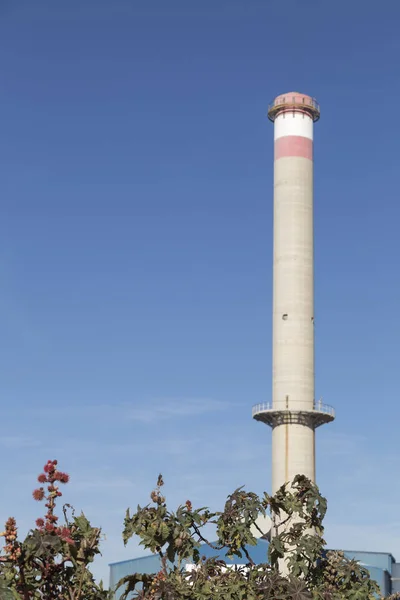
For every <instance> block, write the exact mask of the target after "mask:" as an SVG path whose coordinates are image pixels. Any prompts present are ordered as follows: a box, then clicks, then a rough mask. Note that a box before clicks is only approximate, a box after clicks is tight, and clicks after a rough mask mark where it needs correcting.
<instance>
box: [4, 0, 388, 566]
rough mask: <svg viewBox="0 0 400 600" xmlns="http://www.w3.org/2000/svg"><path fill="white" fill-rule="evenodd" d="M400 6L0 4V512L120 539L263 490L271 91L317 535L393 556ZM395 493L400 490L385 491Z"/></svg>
mask: <svg viewBox="0 0 400 600" xmlns="http://www.w3.org/2000/svg"><path fill="white" fill-rule="evenodd" d="M399 19H400V4H399V2H398V0H386V1H385V2H384V3H380V2H378V1H374V2H371V1H363V2H361V0H357V1H355V0H354V1H353V2H344V1H343V0H339V1H337V2H330V3H328V2H320V1H317V0H315V1H312V0H305V1H303V2H298V1H287V2H270V1H269V0H201V1H197V0H190V1H189V0H169V1H166V0H147V1H146V2H140V1H139V0H69V1H68V2H54V1H50V0H34V1H33V0H0V57H1V58H0V106H1V113H0V114H1V117H0V165H1V176H0V199H1V200H0V202H1V219H0V309H1V312H0V314H1V316H0V339H1V343H0V398H1V413H0V414H1V433H0V449H1V452H2V456H3V457H5V456H6V457H7V460H4V458H3V460H1V464H0V471H1V472H0V476H1V481H2V489H3V492H2V501H1V509H0V517H1V520H3V519H4V518H6V517H7V516H8V515H9V514H14V515H15V516H16V517H17V518H18V520H19V521H20V523H21V529H22V530H24V529H26V528H27V527H28V526H29V525H30V524H31V522H32V519H33V518H34V517H36V516H40V514H41V511H42V507H41V506H40V505H36V504H35V503H34V502H33V500H32V499H31V498H30V493H31V489H33V487H34V478H35V475H36V474H37V473H38V472H39V470H40V468H41V466H42V464H44V462H45V461H46V460H47V459H48V458H55V457H57V458H58V459H59V460H60V461H61V467H62V468H63V469H65V470H67V471H68V472H70V474H71V484H70V486H68V488H66V495H65V500H66V501H71V502H73V503H74V504H75V505H76V507H77V508H83V509H84V510H85V511H86V512H87V513H88V515H89V516H90V517H91V518H92V520H93V522H94V523H97V524H101V525H102V526H103V527H104V530H105V533H106V534H107V540H106V542H105V544H104V557H103V559H102V562H100V563H99V566H98V567H97V570H96V574H98V575H103V576H105V577H107V569H106V564H107V562H109V561H114V560H119V559H122V558H128V557H130V556H132V555H135V554H136V555H137V553H138V550H137V549H136V548H135V546H133V545H131V546H130V547H128V548H127V549H126V550H124V549H123V546H122V541H121V537H120V530H121V528H122V520H123V515H124V510H125V508H126V507H127V506H129V505H130V506H133V507H134V506H136V504H137V502H141V503H144V502H146V501H147V498H148V492H149V491H150V490H151V487H152V485H153V482H155V479H156V477H157V475H158V473H159V472H160V471H162V472H163V473H164V476H165V479H166V482H167V487H166V492H167V495H169V497H170V499H171V501H172V502H173V503H177V502H179V501H185V500H186V498H187V497H190V499H191V500H192V501H193V502H200V503H202V504H203V503H205V504H208V505H211V506H213V507H216V506H218V504H219V503H221V502H222V500H223V498H224V497H225V496H226V494H227V493H228V492H229V491H231V490H232V489H233V488H234V487H236V486H238V485H241V484H243V483H244V484H246V485H247V486H248V487H250V488H253V489H254V490H255V491H257V492H261V491H262V490H263V489H268V488H269V482H270V437H271V434H270V431H269V430H268V429H267V428H266V427H264V426H262V425H260V424H259V423H256V422H253V421H252V419H251V406H252V404H254V403H256V402H260V401H268V400H270V394H271V281H272V273H271V264H272V254H271V251H272V235H271V234H272V158H273V157H272V139H273V131H272V126H271V124H270V123H269V122H268V121H267V119H266V110H267V105H268V102H269V101H270V100H271V99H272V98H273V97H274V96H275V95H277V94H279V93H282V92H286V91H290V90H293V89H294V90H299V91H301V92H304V93H306V94H311V95H314V96H316V97H317V99H318V100H319V102H320V104H321V107H322V117H321V121H320V122H319V123H318V125H317V127H316V132H315V241H316V307H317V310H316V343H317V346H316V355H317V396H318V397H320V396H322V397H323V398H324V401H325V402H327V403H328V404H332V405H334V406H335V407H336V409H337V420H336V422H335V423H334V424H333V425H331V426H327V427H325V428H323V429H321V430H320V431H319V432H318V456H317V462H318V482H319V484H320V487H321V489H322V491H323V492H324V493H325V494H326V495H327V496H328V498H329V517H328V519H327V539H328V543H329V544H330V545H332V546H334V545H335V546H346V547H360V548H365V549H377V550H387V551H392V552H393V553H394V554H397V557H398V558H400V542H399V539H400V537H399V533H400V531H399V528H400V523H399V521H398V518H397V513H396V511H397V500H396V498H397V497H398V495H399V493H400V483H399V482H398V477H397V475H396V472H397V469H398V463H399V449H398V423H399V418H400V408H399V383H398V373H399V350H398V346H399V342H398V340H399V338H400V317H399V311H398V306H399V303H400V283H399V256H400V252H399V235H398V232H399V220H400V208H399V178H398V172H399V166H398V165H399V152H400V150H399V116H398V103H399V100H400V79H399V62H400V38H399V35H398V27H399V25H398V24H399ZM392 498H394V499H395V500H392Z"/></svg>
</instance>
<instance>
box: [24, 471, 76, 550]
mask: <svg viewBox="0 0 400 600" xmlns="http://www.w3.org/2000/svg"><path fill="white" fill-rule="evenodd" d="M43 471H44V472H43V473H41V474H40V475H39V477H38V481H39V483H47V484H48V486H47V495H46V492H45V490H44V488H43V487H40V488H38V489H36V490H34V492H33V497H34V499H35V500H38V502H40V501H41V500H43V499H45V500H46V504H45V506H46V508H47V513H46V514H45V517H44V519H37V520H36V526H37V528H38V529H39V531H43V532H45V531H46V532H47V533H55V534H56V535H58V536H59V537H60V538H61V539H62V540H64V541H65V542H68V543H69V544H73V543H74V541H73V540H72V539H71V531H70V529H69V528H68V527H59V526H57V521H58V517H57V516H56V515H55V514H54V509H55V504H56V498H59V497H60V496H62V493H61V492H60V490H59V488H58V485H56V484H57V482H59V483H68V481H69V475H67V473H62V472H61V471H58V470H57V461H56V460H48V461H47V463H46V464H45V465H44V468H43Z"/></svg>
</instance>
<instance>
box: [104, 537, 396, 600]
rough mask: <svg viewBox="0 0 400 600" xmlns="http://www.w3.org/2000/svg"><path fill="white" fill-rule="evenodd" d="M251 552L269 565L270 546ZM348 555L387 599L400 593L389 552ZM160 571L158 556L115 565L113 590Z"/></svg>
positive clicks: (206, 550)
mask: <svg viewBox="0 0 400 600" xmlns="http://www.w3.org/2000/svg"><path fill="white" fill-rule="evenodd" d="M248 551H249V553H250V554H251V557H252V558H253V560H254V561H255V562H257V563H265V562H266V560H267V559H266V557H267V552H268V542H267V541H266V540H263V539H260V540H258V543H257V546H255V547H253V546H251V547H248ZM201 554H202V555H203V556H206V557H210V556H215V550H213V549H212V548H211V547H210V546H206V545H203V546H202V547H201ZM345 555H346V556H347V557H348V558H354V559H356V560H358V561H359V562H360V563H361V564H362V565H363V566H365V567H366V568H367V569H368V571H369V572H370V575H371V577H372V579H374V580H375V581H376V582H377V583H378V585H379V587H380V589H381V593H382V595H383V596H388V595H390V594H394V593H395V592H400V563H396V561H395V559H394V558H393V556H392V555H391V554H388V553H386V552H362V551H358V552H357V551H350V550H348V551H345ZM220 556H221V559H223V560H225V561H226V563H227V564H231V565H235V564H243V559H240V558H237V557H234V558H233V559H232V560H230V559H228V558H227V557H225V556H224V555H223V554H221V555H220ZM159 570H160V559H159V557H158V556H155V555H154V556H145V557H142V558H134V559H132V560H125V561H122V562H116V563H112V564H111V565H110V589H113V588H114V587H115V586H116V584H117V583H118V581H119V580H120V579H121V578H122V577H125V576H126V575H131V574H132V573H149V574H150V573H156V572H157V571H159ZM122 593H123V590H120V591H119V592H117V593H116V595H115V598H116V600H118V599H119V598H120V597H121V595H122Z"/></svg>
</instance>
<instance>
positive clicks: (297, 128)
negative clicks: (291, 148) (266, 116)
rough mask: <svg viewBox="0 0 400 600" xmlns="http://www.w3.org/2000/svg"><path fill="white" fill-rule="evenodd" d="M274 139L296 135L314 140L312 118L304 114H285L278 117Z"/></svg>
mask: <svg viewBox="0 0 400 600" xmlns="http://www.w3.org/2000/svg"><path fill="white" fill-rule="evenodd" d="M274 125H275V127H274V138H275V139H276V140H277V139H278V138H280V137H284V136H287V135H296V136H301V137H306V138H308V139H310V140H312V139H313V131H314V123H313V120H312V118H311V117H310V116H309V115H307V114H305V113H302V112H293V111H291V112H285V113H282V114H280V115H278V116H277V117H276V119H275V123H274Z"/></svg>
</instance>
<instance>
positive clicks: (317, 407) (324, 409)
mask: <svg viewBox="0 0 400 600" xmlns="http://www.w3.org/2000/svg"><path fill="white" fill-rule="evenodd" d="M272 410H276V411H278V410H279V411H280V410H282V411H289V412H290V411H291V408H290V406H289V407H288V408H282V409H281V408H274V407H273V406H272V403H271V402H261V403H260V404H255V405H254V406H253V409H252V415H253V417H254V415H256V414H258V413H260V412H265V411H272ZM312 410H313V411H315V412H319V413H324V414H325V415H330V416H331V417H335V409H334V408H333V406H330V405H329V404H324V403H323V402H322V401H321V400H317V401H316V402H314V406H313V408H312ZM294 411H301V409H298V408H296V409H294Z"/></svg>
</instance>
